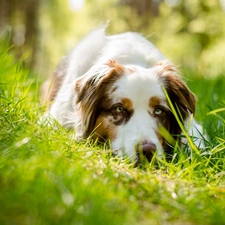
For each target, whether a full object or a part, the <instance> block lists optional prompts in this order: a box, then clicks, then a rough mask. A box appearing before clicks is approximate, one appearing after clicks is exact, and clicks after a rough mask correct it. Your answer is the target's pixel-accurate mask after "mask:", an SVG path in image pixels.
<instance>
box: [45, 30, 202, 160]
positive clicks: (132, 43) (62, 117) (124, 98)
mask: <svg viewBox="0 0 225 225" xmlns="http://www.w3.org/2000/svg"><path fill="white" fill-rule="evenodd" d="M49 85H50V86H49ZM49 87H50V88H49ZM42 93H43V94H42V96H43V99H42V100H43V102H45V103H47V104H48V109H49V112H47V113H46V115H45V120H46V119H47V120H48V121H49V119H50V117H53V118H55V119H56V120H57V121H58V122H59V123H60V124H61V125H62V126H64V127H67V128H74V129H75V133H76V137H77V138H78V139H84V138H87V137H89V136H92V138H93V139H94V140H96V139H98V140H100V141H106V140H108V139H109V140H110V142H111V146H112V149H113V150H114V151H116V152H117V153H118V154H119V155H124V154H126V155H128V156H129V157H133V158H137V157H138V156H139V154H140V152H143V154H144V155H145V156H146V157H147V158H148V159H149V160H150V159H151V157H152V154H153V153H154V152H157V154H158V155H159V156H161V155H162V153H163V152H165V153H172V148H171V146H170V145H169V144H168V140H166V138H165V136H166V135H164V134H163V133H169V134H171V136H173V139H174V140H176V141H178V142H179V144H180V143H181V138H180V135H181V128H180V126H179V125H178V122H177V120H176V119H175V116H174V114H173V113H172V111H171V109H170V107H169V104H168V101H167V100H168V99H166V95H165V93H167V94H168V96H169V98H170V100H171V101H172V103H173V105H174V107H175V108H176V109H177V113H178V115H179V116H180V120H181V121H183V122H184V123H187V121H188V120H189V118H190V117H191V115H192V114H194V112H195V104H196V99H195V96H194V94H193V93H192V92H191V91H190V90H189V88H188V87H187V85H186V84H185V83H184V81H182V79H181V78H180V76H179V74H178V72H177V69H176V68H175V66H174V65H172V63H171V62H170V61H169V60H167V59H166V58H165V57H164V56H163V55H162V54H161V53H160V52H159V51H158V49H157V48H156V47H155V46H154V45H153V44H152V43H150V42H149V41H148V40H146V39H145V38H143V37H142V36H141V35H139V34H137V33H132V32H127V33H123V34H118V35H113V36H106V35H105V28H100V29H97V30H94V31H92V32H91V33H90V34H89V35H88V36H87V37H86V38H84V39H83V40H82V41H81V43H80V44H79V45H78V46H77V47H76V48H75V49H74V50H73V51H72V52H71V53H70V54H68V55H67V56H65V57H64V58H63V59H62V61H61V63H60V64H59V66H58V68H57V69H56V70H55V73H54V76H53V78H51V79H49V80H47V81H46V82H45V83H44V85H43V88H42ZM53 100H54V101H53ZM52 101H53V103H52V105H51V104H50V103H51V102H52ZM191 124H192V125H191V129H190V133H191V134H193V135H194V136H197V141H196V143H197V145H201V146H202V142H201V141H200V139H201V138H200V137H201V136H200V134H199V132H198V131H200V132H202V128H201V126H200V125H197V124H196V122H195V121H194V120H193V121H192V122H191ZM162 130H164V132H162ZM165 130H166V132H165ZM170 144H171V143H170Z"/></svg>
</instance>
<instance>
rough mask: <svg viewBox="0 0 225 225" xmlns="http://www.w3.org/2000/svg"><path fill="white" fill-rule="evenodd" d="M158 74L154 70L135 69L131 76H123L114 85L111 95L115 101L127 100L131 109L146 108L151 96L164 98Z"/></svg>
mask: <svg viewBox="0 0 225 225" xmlns="http://www.w3.org/2000/svg"><path fill="white" fill-rule="evenodd" d="M158 78H159V77H158V74H157V72H156V70H154V69H143V68H137V69H136V70H135V71H134V72H132V73H131V74H125V75H124V76H122V77H121V78H120V79H119V80H118V81H117V82H116V83H115V87H117V89H116V91H115V92H114V93H113V94H112V96H113V97H115V98H116V99H120V98H129V99H130V100H131V101H132V103H133V108H134V109H135V108H139V107H144V108H148V106H149V100H150V98H151V97H153V96H157V97H159V98H165V95H164V93H163V90H162V87H161V83H160V81H159V79H158Z"/></svg>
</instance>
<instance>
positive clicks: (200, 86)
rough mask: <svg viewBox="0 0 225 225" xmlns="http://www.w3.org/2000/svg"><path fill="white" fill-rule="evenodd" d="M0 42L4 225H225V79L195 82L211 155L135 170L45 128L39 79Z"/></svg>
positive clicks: (182, 156) (0, 216)
mask: <svg viewBox="0 0 225 225" xmlns="http://www.w3.org/2000/svg"><path fill="white" fill-rule="evenodd" d="M14 58H15V57H14V54H13V53H10V52H9V47H8V44H7V43H6V42H5V41H1V43H0V97H1V100H0V101H1V102H0V104H1V106H0V224H10V225H11V224H15V225H31V224H32V225H45V224H46V225H49V224H60V225H62V224H66V225H69V224H91V225H92V224H96V225H100V224H104V225H106V224H116V225H118V224H143V225H145V224H146V225H147V224H153V225H155V224H175V225H178V224H179V225H185V224H187V225H189V224H204V225H206V224H217V225H219V224H225V214H224V210H225V150H224V148H225V133H224V132H225V125H224V123H225V121H224V119H223V118H224V117H223V116H224V114H223V112H215V111H214V112H212V113H211V114H209V112H211V111H212V110H216V109H219V108H223V107H224V105H225V98H224V86H225V79H224V78H215V79H212V80H206V79H203V78H200V77H198V78H196V77H194V76H189V77H190V79H189V80H188V84H189V86H190V87H191V89H192V90H193V91H194V92H195V93H196V94H197V96H198V99H199V102H198V110H197V114H196V117H197V119H198V120H199V121H201V122H202V123H203V124H204V126H205V129H206V130H207V132H208V135H209V142H208V143H207V146H206V150H207V151H206V152H198V153H193V154H192V155H190V154H186V153H182V152H177V153H176V154H175V156H174V160H173V161H172V162H170V163H167V162H165V161H161V162H159V161H157V160H154V161H153V162H152V163H150V164H144V165H143V166H142V167H141V168H135V167H133V165H132V164H130V163H129V162H128V161H127V160H126V159H117V158H115V157H111V156H110V153H109V152H110V151H109V150H108V149H107V147H104V146H103V147H98V146H95V145H91V144H90V143H89V141H87V142H85V143H76V142H75V141H73V140H71V139H70V138H69V137H70V135H71V132H69V131H67V130H65V129H63V128H61V127H59V129H57V130H53V129H52V128H51V127H43V126H41V125H38V124H37V121H38V118H39V117H40V115H41V113H42V111H43V109H42V108H41V107H40V105H39V100H38V91H37V90H38V83H37V82H36V81H37V76H35V75H33V76H32V75H30V74H29V72H28V71H25V70H23V69H21V67H20V66H19V64H18V63H16V62H15V61H14Z"/></svg>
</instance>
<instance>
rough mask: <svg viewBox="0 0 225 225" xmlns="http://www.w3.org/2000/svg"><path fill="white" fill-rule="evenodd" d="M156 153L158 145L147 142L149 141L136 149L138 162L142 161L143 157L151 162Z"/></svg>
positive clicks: (145, 141)
mask: <svg viewBox="0 0 225 225" xmlns="http://www.w3.org/2000/svg"><path fill="white" fill-rule="evenodd" d="M155 151H156V145H155V144H153V143H152V142H151V141H147V140H144V141H142V142H141V143H139V144H138V145H137V147H136V153H137V156H138V160H140V159H141V156H145V157H146V158H147V160H148V161H151V159H152V156H153V155H154V153H155Z"/></svg>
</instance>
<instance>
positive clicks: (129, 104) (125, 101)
mask: <svg viewBox="0 0 225 225" xmlns="http://www.w3.org/2000/svg"><path fill="white" fill-rule="evenodd" d="M121 102H122V104H123V106H124V107H125V108H126V110H127V111H133V103H132V101H131V100H130V99H129V98H122V99H121Z"/></svg>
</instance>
